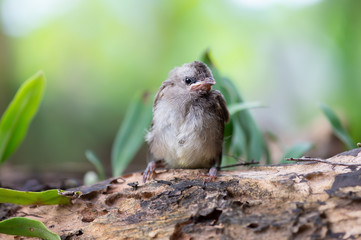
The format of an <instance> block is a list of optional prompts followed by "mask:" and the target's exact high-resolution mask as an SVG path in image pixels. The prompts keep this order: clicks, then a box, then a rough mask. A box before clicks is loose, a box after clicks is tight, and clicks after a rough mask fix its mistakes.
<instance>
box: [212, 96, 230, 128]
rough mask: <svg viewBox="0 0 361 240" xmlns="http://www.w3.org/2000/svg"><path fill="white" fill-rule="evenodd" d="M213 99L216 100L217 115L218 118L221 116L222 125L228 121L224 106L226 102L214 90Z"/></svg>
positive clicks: (227, 113)
mask: <svg viewBox="0 0 361 240" xmlns="http://www.w3.org/2000/svg"><path fill="white" fill-rule="evenodd" d="M214 93H215V98H216V100H217V103H218V104H217V113H218V116H222V118H223V121H224V123H227V122H228V121H229V112H228V109H227V105H226V100H225V99H224V97H223V95H222V93H221V92H220V91H217V90H215V91H214Z"/></svg>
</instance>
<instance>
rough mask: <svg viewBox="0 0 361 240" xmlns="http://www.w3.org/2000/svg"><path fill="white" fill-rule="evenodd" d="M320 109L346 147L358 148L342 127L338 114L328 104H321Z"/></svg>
mask: <svg viewBox="0 0 361 240" xmlns="http://www.w3.org/2000/svg"><path fill="white" fill-rule="evenodd" d="M319 106H320V108H321V110H322V111H323V113H324V114H325V116H326V118H327V119H328V121H329V122H330V124H331V126H332V129H333V132H334V134H335V135H336V136H337V137H338V138H339V139H340V140H341V141H342V142H343V143H344V144H345V145H346V147H347V148H348V149H352V148H355V147H356V144H355V143H354V141H353V140H352V138H351V137H350V135H349V134H348V133H347V131H346V129H345V128H344V127H343V126H342V124H341V121H340V119H339V118H338V117H337V115H336V113H335V112H334V111H333V110H332V109H331V108H330V107H329V106H327V105H326V104H324V103H320V105H319Z"/></svg>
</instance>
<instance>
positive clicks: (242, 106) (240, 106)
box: [228, 102, 264, 115]
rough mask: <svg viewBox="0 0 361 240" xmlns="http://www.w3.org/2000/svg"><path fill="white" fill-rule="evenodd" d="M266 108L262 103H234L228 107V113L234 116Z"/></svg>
mask: <svg viewBox="0 0 361 240" xmlns="http://www.w3.org/2000/svg"><path fill="white" fill-rule="evenodd" d="M259 107H264V105H263V104H261V103H260V102H241V103H234V104H230V105H229V106H228V112H229V114H230V115H234V114H236V113H238V112H240V111H244V110H247V109H251V108H259Z"/></svg>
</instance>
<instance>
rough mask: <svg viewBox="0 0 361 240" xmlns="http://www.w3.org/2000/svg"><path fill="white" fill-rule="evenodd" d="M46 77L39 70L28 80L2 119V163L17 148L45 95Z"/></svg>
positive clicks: (0, 156) (0, 151) (0, 142)
mask: <svg viewBox="0 0 361 240" xmlns="http://www.w3.org/2000/svg"><path fill="white" fill-rule="evenodd" d="M44 88H45V77H44V74H43V73H42V72H38V73H37V74H35V75H34V76H33V77H31V78H30V79H28V80H26V81H25V82H24V83H23V84H22V85H21V87H20V88H19V90H18V91H17V93H16V95H15V97H14V99H13V100H12V101H11V103H10V105H9V106H8V108H7V109H6V111H5V113H4V115H3V116H2V118H1V120H0V165H1V164H2V163H3V162H5V160H6V159H7V158H8V157H9V156H10V155H11V154H12V153H13V152H14V151H15V150H16V148H17V147H18V146H19V144H20V143H21V141H22V140H23V139H24V137H25V135H26V132H27V129H28V127H29V124H30V122H31V120H32V119H33V117H34V115H35V113H36V112H37V110H38V107H39V104H40V102H41V99H42V97H43V92H44Z"/></svg>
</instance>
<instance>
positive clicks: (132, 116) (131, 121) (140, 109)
mask: <svg viewBox="0 0 361 240" xmlns="http://www.w3.org/2000/svg"><path fill="white" fill-rule="evenodd" d="M151 121H152V104H151V101H150V100H149V96H148V94H143V95H139V94H138V95H136V96H135V99H134V100H133V101H132V102H131V104H130V106H129V108H128V110H127V112H126V114H125V117H124V120H123V122H122V124H121V126H120V128H119V130H118V133H117V136H116V138H115V141H114V144H113V147H112V169H113V176H119V175H121V174H122V173H123V171H124V170H125V168H126V167H127V166H128V164H129V162H130V161H131V160H132V159H133V157H134V155H135V154H136V153H137V151H138V150H139V148H140V147H141V145H142V144H143V143H144V136H145V133H146V129H148V128H149V125H150V123H151Z"/></svg>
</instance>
